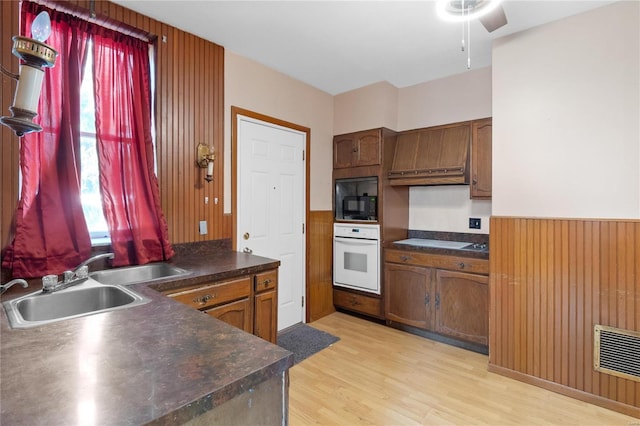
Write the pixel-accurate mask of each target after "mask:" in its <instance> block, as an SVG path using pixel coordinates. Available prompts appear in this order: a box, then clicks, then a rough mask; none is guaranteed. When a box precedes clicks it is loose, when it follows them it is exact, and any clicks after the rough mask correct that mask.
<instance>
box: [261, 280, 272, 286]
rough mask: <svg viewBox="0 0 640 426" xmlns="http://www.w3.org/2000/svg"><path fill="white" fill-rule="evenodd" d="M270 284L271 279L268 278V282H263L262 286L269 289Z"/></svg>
mask: <svg viewBox="0 0 640 426" xmlns="http://www.w3.org/2000/svg"><path fill="white" fill-rule="evenodd" d="M269 284H271V278H267V279H266V280H264V281H262V285H263V286H264V287H268V286H269Z"/></svg>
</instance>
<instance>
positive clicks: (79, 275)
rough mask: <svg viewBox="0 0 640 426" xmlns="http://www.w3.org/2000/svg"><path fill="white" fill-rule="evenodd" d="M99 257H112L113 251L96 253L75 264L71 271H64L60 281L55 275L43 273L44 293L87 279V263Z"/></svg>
mask: <svg viewBox="0 0 640 426" xmlns="http://www.w3.org/2000/svg"><path fill="white" fill-rule="evenodd" d="M100 259H113V253H101V254H97V255H95V256H93V257H90V258H89V259H87V260H85V261H84V262H82V263H81V264H79V265H78V266H76V267H75V269H74V270H73V271H64V273H63V279H62V281H58V276H57V275H45V276H44V277H42V291H43V292H44V293H53V292H54V291H58V290H63V289H65V288H68V287H71V286H74V285H77V284H80V283H83V282H85V281H86V280H88V279H89V266H88V265H89V264H90V263H91V262H94V261H96V260H100Z"/></svg>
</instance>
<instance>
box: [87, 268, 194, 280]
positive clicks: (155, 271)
mask: <svg viewBox="0 0 640 426" xmlns="http://www.w3.org/2000/svg"><path fill="white" fill-rule="evenodd" d="M190 273H191V272H189V271H187V270H184V269H182V268H178V267H177V266H173V265H170V264H168V263H148V264H146V265H139V266H127V267H124V268H114V269H105V270H102V271H96V272H92V273H91V274H89V276H90V277H91V278H93V279H94V280H96V281H98V282H99V283H102V284H112V285H129V284H135V283H141V282H150V281H156V280H160V279H163V278H169V277H173V278H177V277H180V276H183V275H189V274H190Z"/></svg>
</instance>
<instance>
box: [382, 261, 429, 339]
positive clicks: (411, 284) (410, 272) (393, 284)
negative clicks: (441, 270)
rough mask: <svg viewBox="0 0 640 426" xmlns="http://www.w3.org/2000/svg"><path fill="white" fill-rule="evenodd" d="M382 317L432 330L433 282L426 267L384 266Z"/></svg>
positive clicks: (386, 264) (387, 264)
mask: <svg viewBox="0 0 640 426" xmlns="http://www.w3.org/2000/svg"><path fill="white" fill-rule="evenodd" d="M384 268H385V317H386V318H387V319H388V320H392V321H397V322H400V323H403V324H407V325H410V326H413V327H418V328H422V329H425V330H432V329H433V312H434V311H433V306H434V303H435V300H434V295H433V280H432V272H433V270H432V269H430V268H420V267H417V266H406V265H397V264H393V263H385V265H384Z"/></svg>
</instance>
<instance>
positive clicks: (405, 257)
mask: <svg viewBox="0 0 640 426" xmlns="http://www.w3.org/2000/svg"><path fill="white" fill-rule="evenodd" d="M410 259H411V256H405V255H402V256H400V260H402V261H403V262H406V261H408V260H410Z"/></svg>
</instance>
